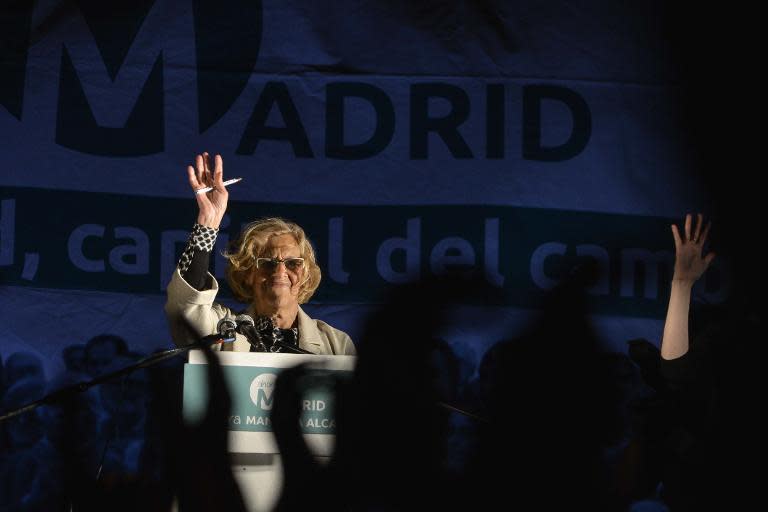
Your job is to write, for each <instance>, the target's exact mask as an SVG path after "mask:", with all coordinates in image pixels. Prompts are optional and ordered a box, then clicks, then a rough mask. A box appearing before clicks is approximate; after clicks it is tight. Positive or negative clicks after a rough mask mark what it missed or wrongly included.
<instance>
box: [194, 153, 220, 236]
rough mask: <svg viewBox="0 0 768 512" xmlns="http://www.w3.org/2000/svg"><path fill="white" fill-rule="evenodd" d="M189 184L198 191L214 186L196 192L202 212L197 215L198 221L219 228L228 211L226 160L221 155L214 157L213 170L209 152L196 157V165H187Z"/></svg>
mask: <svg viewBox="0 0 768 512" xmlns="http://www.w3.org/2000/svg"><path fill="white" fill-rule="evenodd" d="M187 174H188V175H189V184H190V186H191V187H192V189H193V190H195V191H197V190H200V189H201V188H205V187H213V190H210V191H208V192H204V193H201V194H197V193H195V198H196V199H197V206H198V207H199V209H200V212H199V213H198V215H197V223H198V224H202V225H203V226H207V227H209V228H216V229H218V227H219V224H221V219H222V218H223V217H224V213H225V212H226V211H227V199H228V198H229V193H228V192H227V189H226V188H225V187H224V161H223V160H222V159H221V155H216V157H215V158H214V168H213V172H211V158H210V155H209V154H208V153H203V154H202V155H197V157H195V166H194V167H192V166H191V165H190V166H189V167H187Z"/></svg>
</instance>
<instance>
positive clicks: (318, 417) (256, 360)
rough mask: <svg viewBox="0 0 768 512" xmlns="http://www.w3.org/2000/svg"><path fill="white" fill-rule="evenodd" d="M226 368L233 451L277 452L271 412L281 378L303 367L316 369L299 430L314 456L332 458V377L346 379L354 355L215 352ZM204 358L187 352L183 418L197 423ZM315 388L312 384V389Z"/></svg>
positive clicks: (203, 396)
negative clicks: (284, 371) (286, 371)
mask: <svg viewBox="0 0 768 512" xmlns="http://www.w3.org/2000/svg"><path fill="white" fill-rule="evenodd" d="M213 354H214V355H215V356H216V357H218V360H219V362H220V363H221V365H222V369H223V373H224V378H225V380H226V382H227V386H228V388H229V390H230V394H231V396H232V413H231V415H230V418H229V430H230V432H229V450H230V452H232V453H257V454H276V453H278V451H277V446H276V443H275V440H274V435H273V434H272V427H271V420H270V413H271V409H272V393H273V390H274V384H275V380H276V378H277V374H278V373H279V372H280V371H281V370H282V369H285V368H290V367H293V366H296V365H298V364H302V363H305V364H307V366H308V367H309V368H311V369H312V370H313V372H312V374H311V377H310V380H311V383H310V384H309V385H307V388H308V389H307V391H306V393H305V396H304V400H303V411H302V416H301V419H300V426H301V429H302V432H303V433H304V438H305V440H306V441H307V445H308V446H309V448H310V450H311V451H312V453H314V454H315V455H316V456H321V457H323V456H330V455H331V454H332V453H333V447H334V440H335V436H334V433H335V419H334V417H333V395H332V393H330V389H329V388H328V386H323V382H327V379H328V378H337V377H341V378H345V377H348V376H350V375H351V371H352V370H353V369H354V365H355V360H356V358H355V357H354V356H318V355H309V354H282V353H278V354H273V353H261V352H213ZM205 365H206V360H205V355H204V354H203V353H202V352H200V351H191V352H190V353H189V362H188V363H187V365H186V366H185V369H184V416H185V418H186V419H187V421H196V420H197V419H198V418H200V416H201V415H202V414H203V413H204V411H205V408H206V405H207V403H208V383H207V368H206V367H205ZM312 384H314V385H312Z"/></svg>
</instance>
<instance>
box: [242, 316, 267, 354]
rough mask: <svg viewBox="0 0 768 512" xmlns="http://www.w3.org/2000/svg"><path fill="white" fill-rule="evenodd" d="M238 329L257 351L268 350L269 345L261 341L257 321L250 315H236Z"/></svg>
mask: <svg viewBox="0 0 768 512" xmlns="http://www.w3.org/2000/svg"><path fill="white" fill-rule="evenodd" d="M235 324H236V330H237V332H239V333H240V334H242V335H243V336H245V339H247V340H248V343H250V344H251V346H252V347H253V348H254V349H255V350H256V352H267V347H265V346H264V343H262V342H261V338H260V337H259V333H258V332H257V331H256V323H255V322H254V321H253V318H251V317H250V316H249V315H245V314H242V315H237V316H236V317H235Z"/></svg>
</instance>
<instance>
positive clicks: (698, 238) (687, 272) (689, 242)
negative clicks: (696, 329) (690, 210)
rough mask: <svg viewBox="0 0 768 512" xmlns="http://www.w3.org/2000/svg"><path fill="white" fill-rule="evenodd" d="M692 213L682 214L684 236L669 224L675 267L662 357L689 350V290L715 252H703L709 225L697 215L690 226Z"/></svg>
mask: <svg viewBox="0 0 768 512" xmlns="http://www.w3.org/2000/svg"><path fill="white" fill-rule="evenodd" d="M691 224H692V217H691V214H688V215H686V216H685V231H684V233H683V235H684V236H680V230H679V229H678V227H677V226H676V225H674V224H673V225H672V235H673V236H674V239H675V270H674V275H673V277H672V289H671V291H670V297H669V306H668V308H667V318H666V321H665V323H664V337H663V339H662V342H661V357H663V358H664V359H677V358H679V357H681V356H683V355H685V353H686V352H688V311H689V308H690V303H691V289H692V288H693V285H694V283H695V282H696V281H697V280H698V279H699V278H700V277H701V276H702V275H703V274H704V272H705V271H706V270H707V268H708V267H709V265H710V264H711V263H712V260H714V259H715V254H714V253H709V254H707V255H706V256H704V255H703V250H704V244H705V243H706V241H707V237H708V235H709V228H710V224H709V223H708V224H707V225H706V227H704V216H703V215H702V214H698V215H697V216H696V225H695V226H694V227H692V226H691Z"/></svg>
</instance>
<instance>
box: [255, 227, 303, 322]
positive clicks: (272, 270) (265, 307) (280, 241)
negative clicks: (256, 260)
mask: <svg viewBox="0 0 768 512" xmlns="http://www.w3.org/2000/svg"><path fill="white" fill-rule="evenodd" d="M261 257H264V258H277V259H280V260H287V259H289V258H300V257H301V251H300V250H299V246H298V244H297V243H296V239H295V238H294V237H293V235H290V234H285V235H275V236H272V237H270V238H269V240H268V242H267V245H266V246H265V248H264V254H263V255H262V256H261ZM289 266H290V265H289ZM289 266H286V264H285V263H283V262H280V263H278V264H277V265H276V266H275V265H269V264H262V265H260V267H259V268H256V267H255V266H254V268H253V271H252V272H251V275H250V276H249V284H250V286H251V288H252V290H253V304H254V306H255V308H256V313H257V314H261V315H267V314H272V313H274V312H275V309H277V308H285V307H292V306H298V304H299V301H298V296H299V289H300V288H301V283H302V282H303V280H304V279H305V274H306V263H305V264H304V265H302V266H301V267H300V268H288V267H289Z"/></svg>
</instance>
